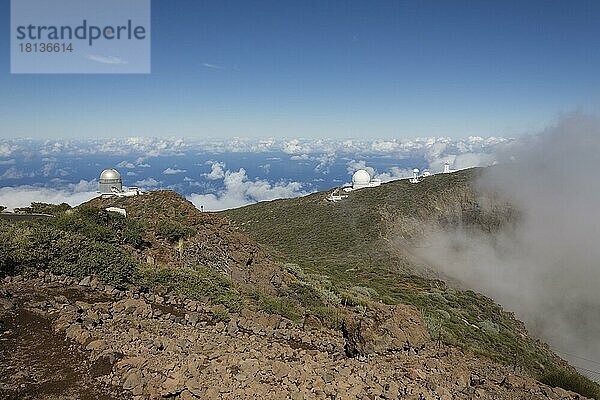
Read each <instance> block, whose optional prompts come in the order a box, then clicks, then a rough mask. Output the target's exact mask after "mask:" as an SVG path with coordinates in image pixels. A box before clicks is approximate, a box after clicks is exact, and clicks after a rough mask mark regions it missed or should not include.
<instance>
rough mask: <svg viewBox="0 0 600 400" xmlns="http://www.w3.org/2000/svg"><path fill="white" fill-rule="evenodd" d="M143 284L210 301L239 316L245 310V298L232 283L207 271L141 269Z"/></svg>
mask: <svg viewBox="0 0 600 400" xmlns="http://www.w3.org/2000/svg"><path fill="white" fill-rule="evenodd" d="M142 283H143V284H144V285H145V286H147V287H151V288H159V287H162V288H164V289H167V290H169V291H173V292H176V293H179V294H183V295H185V296H186V297H188V298H190V299H193V300H204V299H209V300H210V301H211V302H213V303H215V304H222V305H224V306H225V307H227V309H228V310H229V311H231V312H237V311H239V310H241V309H242V307H243V306H244V301H243V298H242V296H241V295H240V293H239V292H238V291H237V289H236V288H235V287H234V285H233V282H232V281H231V279H229V278H228V277H226V276H224V275H221V274H219V273H218V272H216V271H213V270H211V269H208V268H204V267H197V268H189V267H182V268H168V267H158V268H156V267H146V268H143V269H142Z"/></svg>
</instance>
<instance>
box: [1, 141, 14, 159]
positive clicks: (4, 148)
mask: <svg viewBox="0 0 600 400" xmlns="http://www.w3.org/2000/svg"><path fill="white" fill-rule="evenodd" d="M12 153H13V149H12V147H11V146H9V145H8V144H0V157H10V156H11V155H12Z"/></svg>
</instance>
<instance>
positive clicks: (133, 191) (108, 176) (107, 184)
mask: <svg viewBox="0 0 600 400" xmlns="http://www.w3.org/2000/svg"><path fill="white" fill-rule="evenodd" d="M98 192H99V193H100V194H101V195H102V197H110V196H119V197H127V196H137V195H138V194H141V192H140V191H139V189H138V188H136V187H130V188H128V189H127V190H123V180H122V179H121V174H120V173H119V171H117V170H116V169H114V168H108V169H105V170H104V171H102V173H101V174H100V180H99V183H98Z"/></svg>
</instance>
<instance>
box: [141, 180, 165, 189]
mask: <svg viewBox="0 0 600 400" xmlns="http://www.w3.org/2000/svg"><path fill="white" fill-rule="evenodd" d="M161 184H162V182H161V181H157V180H156V179H154V178H147V179H142V180H140V181H137V182H135V186H137V187H139V188H146V187H147V188H153V187H157V186H159V185H161Z"/></svg>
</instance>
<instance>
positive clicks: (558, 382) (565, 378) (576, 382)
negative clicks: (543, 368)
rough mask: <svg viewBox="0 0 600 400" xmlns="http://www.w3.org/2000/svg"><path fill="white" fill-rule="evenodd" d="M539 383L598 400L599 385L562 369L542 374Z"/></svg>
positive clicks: (599, 394)
mask: <svg viewBox="0 0 600 400" xmlns="http://www.w3.org/2000/svg"><path fill="white" fill-rule="evenodd" d="M539 381H540V382H542V383H545V384H546V385H548V386H552V387H560V388H563V389H565V390H570V391H572V392H575V393H579V394H580V395H582V396H585V397H590V398H593V399H596V400H599V399H600V385H598V384H597V383H595V382H593V381H592V380H590V379H588V378H586V377H585V376H583V375H581V374H579V373H576V372H570V371H566V370H564V369H553V370H550V371H548V372H547V373H545V374H543V375H542V376H541V377H540V378H539Z"/></svg>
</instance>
